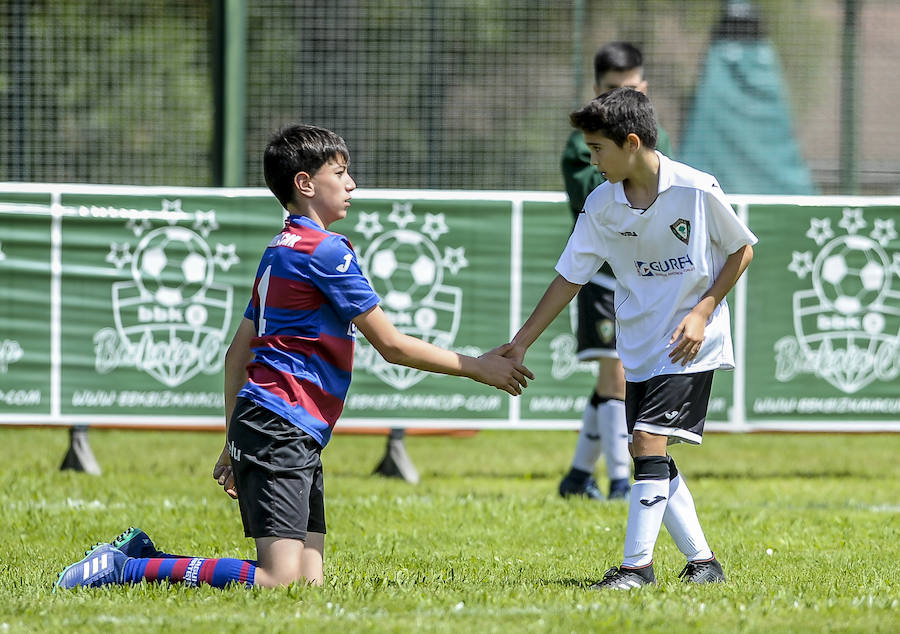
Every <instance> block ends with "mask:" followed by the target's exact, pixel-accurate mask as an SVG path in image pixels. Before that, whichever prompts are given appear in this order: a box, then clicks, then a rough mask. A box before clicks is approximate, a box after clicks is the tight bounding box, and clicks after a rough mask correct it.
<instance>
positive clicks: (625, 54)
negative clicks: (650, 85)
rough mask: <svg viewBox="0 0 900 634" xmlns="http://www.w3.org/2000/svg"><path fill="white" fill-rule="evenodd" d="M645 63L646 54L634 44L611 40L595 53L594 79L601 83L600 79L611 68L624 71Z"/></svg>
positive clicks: (598, 83)
mask: <svg viewBox="0 0 900 634" xmlns="http://www.w3.org/2000/svg"><path fill="white" fill-rule="evenodd" d="M643 65H644V56H643V55H642V54H641V51H640V49H639V48H638V47H636V46H635V45H634V44H630V43H629V42H610V43H609V44H606V45H604V46H603V47H602V48H601V49H600V50H599V51H597V54H596V55H594V81H595V82H596V83H597V85H600V80H601V79H602V78H603V76H604V75H605V74H606V73H608V72H609V71H611V70H614V71H617V72H622V71H626V70H632V69H633V68H640V67H641V66H643Z"/></svg>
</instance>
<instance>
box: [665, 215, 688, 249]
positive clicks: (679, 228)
mask: <svg viewBox="0 0 900 634" xmlns="http://www.w3.org/2000/svg"><path fill="white" fill-rule="evenodd" d="M669 229H671V230H672V235H674V236H675V237H676V238H678V239H679V240H681V241H682V242H684V243H685V244H687V243H688V242H689V241H690V239H691V221H690V220H685V219H684V218H679V219H678V220H676V221H675V222H673V223H672V224H670V225H669Z"/></svg>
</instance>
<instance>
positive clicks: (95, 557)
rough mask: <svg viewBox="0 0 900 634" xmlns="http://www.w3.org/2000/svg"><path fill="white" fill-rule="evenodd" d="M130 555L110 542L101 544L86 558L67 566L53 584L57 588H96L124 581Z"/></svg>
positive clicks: (54, 588)
mask: <svg viewBox="0 0 900 634" xmlns="http://www.w3.org/2000/svg"><path fill="white" fill-rule="evenodd" d="M128 559H129V557H127V556H126V555H125V553H123V552H122V551H121V550H119V549H118V548H115V547H113V546H111V545H109V544H100V545H99V546H97V547H96V548H94V549H93V550H92V551H90V552H89V553H88V554H87V555H86V556H85V558H84V559H82V560H81V561H78V562H75V563H74V564H72V565H70V566H66V568H65V570H63V571H62V572H61V573H59V579H57V580H56V583H55V584H54V586H53V591H54V592H55V591H56V589H57V588H67V589H68V588H75V587H77V586H84V587H88V588H96V587H98V586H105V585H107V584H110V583H121V582H122V571H123V569H124V568H125V562H126V561H128Z"/></svg>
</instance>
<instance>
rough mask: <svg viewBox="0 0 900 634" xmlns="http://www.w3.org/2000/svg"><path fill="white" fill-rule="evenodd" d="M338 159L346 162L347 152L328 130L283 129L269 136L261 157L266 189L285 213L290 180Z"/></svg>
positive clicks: (308, 127) (291, 193) (291, 192)
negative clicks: (299, 173) (298, 174)
mask: <svg viewBox="0 0 900 634" xmlns="http://www.w3.org/2000/svg"><path fill="white" fill-rule="evenodd" d="M338 156H341V157H343V159H344V160H345V161H349V160H350V150H348V149H347V144H346V143H345V142H344V139H342V138H341V137H339V136H338V135H337V134H335V133H334V132H332V131H331V130H326V129H325V128H318V127H316V126H312V125H302V124H293V125H289V126H286V127H284V128H282V129H281V130H279V131H278V132H276V133H275V134H273V135H272V138H271V139H269V144H268V145H266V151H265V152H264V153H263V174H264V176H265V179H266V185H267V186H268V188H269V189H270V190H272V193H273V194H275V198H277V199H278V202H280V203H281V206H282V207H284V208H285V209H287V206H288V203H290V202H291V200H292V199H293V197H294V176H295V175H296V174H297V173H298V172H307V173H308V174H310V175H313V174H315V173H316V172H317V171H319V168H320V167H322V166H323V165H325V163H327V162H328V161H329V160H331V159H333V158H335V157H338Z"/></svg>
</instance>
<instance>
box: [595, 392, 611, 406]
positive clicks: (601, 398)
mask: <svg viewBox="0 0 900 634" xmlns="http://www.w3.org/2000/svg"><path fill="white" fill-rule="evenodd" d="M608 400H609V399H608V398H607V397H605V396H600V395H599V394H597V392H596V391H595V392H593V393H592V394H591V405H593V406H594V407H597V406H598V405H602V404H603V403H605V402H606V401H608Z"/></svg>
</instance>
